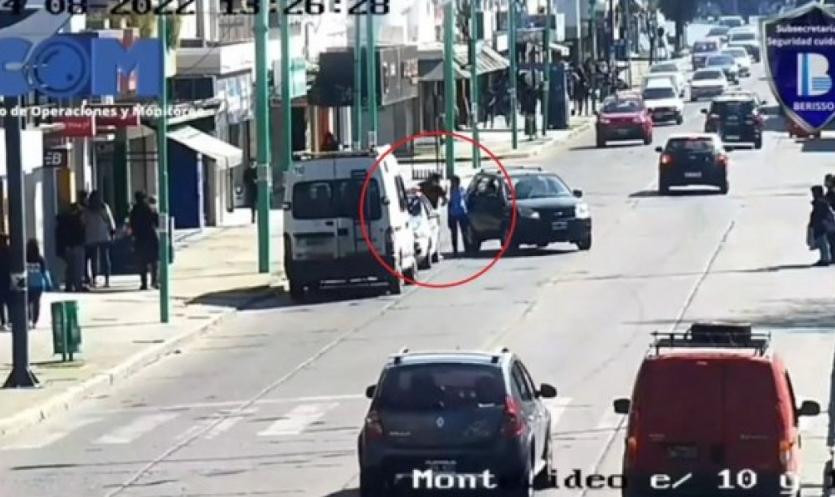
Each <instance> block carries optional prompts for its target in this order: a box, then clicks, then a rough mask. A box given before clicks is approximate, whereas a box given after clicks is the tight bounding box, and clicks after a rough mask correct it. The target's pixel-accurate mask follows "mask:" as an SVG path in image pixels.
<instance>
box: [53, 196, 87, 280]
mask: <svg viewBox="0 0 835 497" xmlns="http://www.w3.org/2000/svg"><path fill="white" fill-rule="evenodd" d="M82 211H83V208H82V205H81V203H79V202H75V203H73V204H71V205H70V206H69V207H68V208H67V209H65V210H64V211H63V212H61V213H60V214H58V218H57V222H56V223H55V246H56V252H57V254H58V256H59V257H61V259H63V260H64V265H65V268H66V271H65V273H64V290H65V291H67V292H86V291H89V287H87V286H86V285H84V260H85V259H84V235H85V230H84V220H83V218H82Z"/></svg>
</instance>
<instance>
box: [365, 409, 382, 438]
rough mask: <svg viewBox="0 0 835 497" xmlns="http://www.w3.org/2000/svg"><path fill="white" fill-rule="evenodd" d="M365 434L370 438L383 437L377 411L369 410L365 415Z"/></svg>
mask: <svg viewBox="0 0 835 497" xmlns="http://www.w3.org/2000/svg"><path fill="white" fill-rule="evenodd" d="M365 434H366V435H367V436H369V437H371V438H383V423H382V422H381V421H380V415H379V414H378V413H377V411H373V410H372V411H369V412H368V415H367V416H366V417H365Z"/></svg>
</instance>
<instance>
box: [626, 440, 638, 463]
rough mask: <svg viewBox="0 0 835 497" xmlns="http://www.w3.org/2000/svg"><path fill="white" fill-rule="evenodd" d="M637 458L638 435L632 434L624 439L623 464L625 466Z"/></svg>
mask: <svg viewBox="0 0 835 497" xmlns="http://www.w3.org/2000/svg"><path fill="white" fill-rule="evenodd" d="M637 458H638V437H637V436H635V435H632V436H630V437H628V438H627V439H626V458H625V460H624V464H625V466H626V467H627V468H629V467H631V466H632V465H633V464H635V461H636V460H637Z"/></svg>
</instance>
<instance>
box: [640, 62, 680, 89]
mask: <svg viewBox="0 0 835 497" xmlns="http://www.w3.org/2000/svg"><path fill="white" fill-rule="evenodd" d="M649 73H650V74H670V73H675V74H676V81H675V84H676V86H678V87H679V88H684V84H685V81H686V78H685V76H684V71H682V69H681V66H679V65H678V63H677V62H661V63H658V64H653V65H652V67H650V68H649Z"/></svg>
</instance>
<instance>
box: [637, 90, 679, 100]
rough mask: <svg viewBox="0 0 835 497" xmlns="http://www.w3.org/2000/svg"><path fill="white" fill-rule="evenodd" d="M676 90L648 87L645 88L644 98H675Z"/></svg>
mask: <svg viewBox="0 0 835 497" xmlns="http://www.w3.org/2000/svg"><path fill="white" fill-rule="evenodd" d="M675 96H676V92H675V90H673V89H672V88H647V89H646V90H644V100H658V99H660V98H675Z"/></svg>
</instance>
